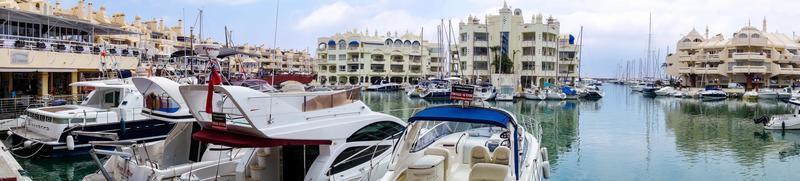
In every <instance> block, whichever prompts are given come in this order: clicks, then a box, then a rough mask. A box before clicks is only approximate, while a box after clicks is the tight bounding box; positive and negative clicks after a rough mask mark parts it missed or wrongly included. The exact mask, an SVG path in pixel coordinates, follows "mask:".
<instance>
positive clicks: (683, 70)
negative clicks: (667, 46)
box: [678, 67, 692, 74]
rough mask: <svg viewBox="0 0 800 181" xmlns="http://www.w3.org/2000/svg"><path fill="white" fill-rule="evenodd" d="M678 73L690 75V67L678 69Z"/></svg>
mask: <svg viewBox="0 0 800 181" xmlns="http://www.w3.org/2000/svg"><path fill="white" fill-rule="evenodd" d="M678 73H682V74H689V73H692V67H678Z"/></svg>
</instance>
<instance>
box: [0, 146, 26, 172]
mask: <svg viewBox="0 0 800 181" xmlns="http://www.w3.org/2000/svg"><path fill="white" fill-rule="evenodd" d="M21 171H22V166H20V165H19V163H18V162H17V160H16V159H14V156H12V155H11V151H10V150H9V149H8V148H6V146H5V145H3V144H0V180H31V179H30V178H28V177H25V176H23V175H22V174H21V173H20V172H21Z"/></svg>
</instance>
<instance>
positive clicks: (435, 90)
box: [419, 79, 450, 100]
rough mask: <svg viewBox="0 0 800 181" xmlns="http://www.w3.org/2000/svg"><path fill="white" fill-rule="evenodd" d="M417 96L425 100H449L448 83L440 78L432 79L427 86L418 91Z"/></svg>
mask: <svg viewBox="0 0 800 181" xmlns="http://www.w3.org/2000/svg"><path fill="white" fill-rule="evenodd" d="M419 97H420V98H423V99H426V100H449V99H450V83H449V82H447V81H445V80H441V79H436V80H432V81H431V83H430V84H429V85H428V87H427V88H425V90H424V91H423V92H421V93H419Z"/></svg>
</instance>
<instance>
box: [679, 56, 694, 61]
mask: <svg viewBox="0 0 800 181" xmlns="http://www.w3.org/2000/svg"><path fill="white" fill-rule="evenodd" d="M678 61H681V62H686V61H692V55H678Z"/></svg>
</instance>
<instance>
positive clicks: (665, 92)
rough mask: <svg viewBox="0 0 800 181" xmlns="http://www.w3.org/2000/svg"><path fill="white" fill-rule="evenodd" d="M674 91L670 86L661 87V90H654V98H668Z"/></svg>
mask: <svg viewBox="0 0 800 181" xmlns="http://www.w3.org/2000/svg"><path fill="white" fill-rule="evenodd" d="M674 91H675V88H673V87H671V86H666V87H662V88H661V89H658V90H656V96H670V95H671V94H672V93H673V92H674Z"/></svg>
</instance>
